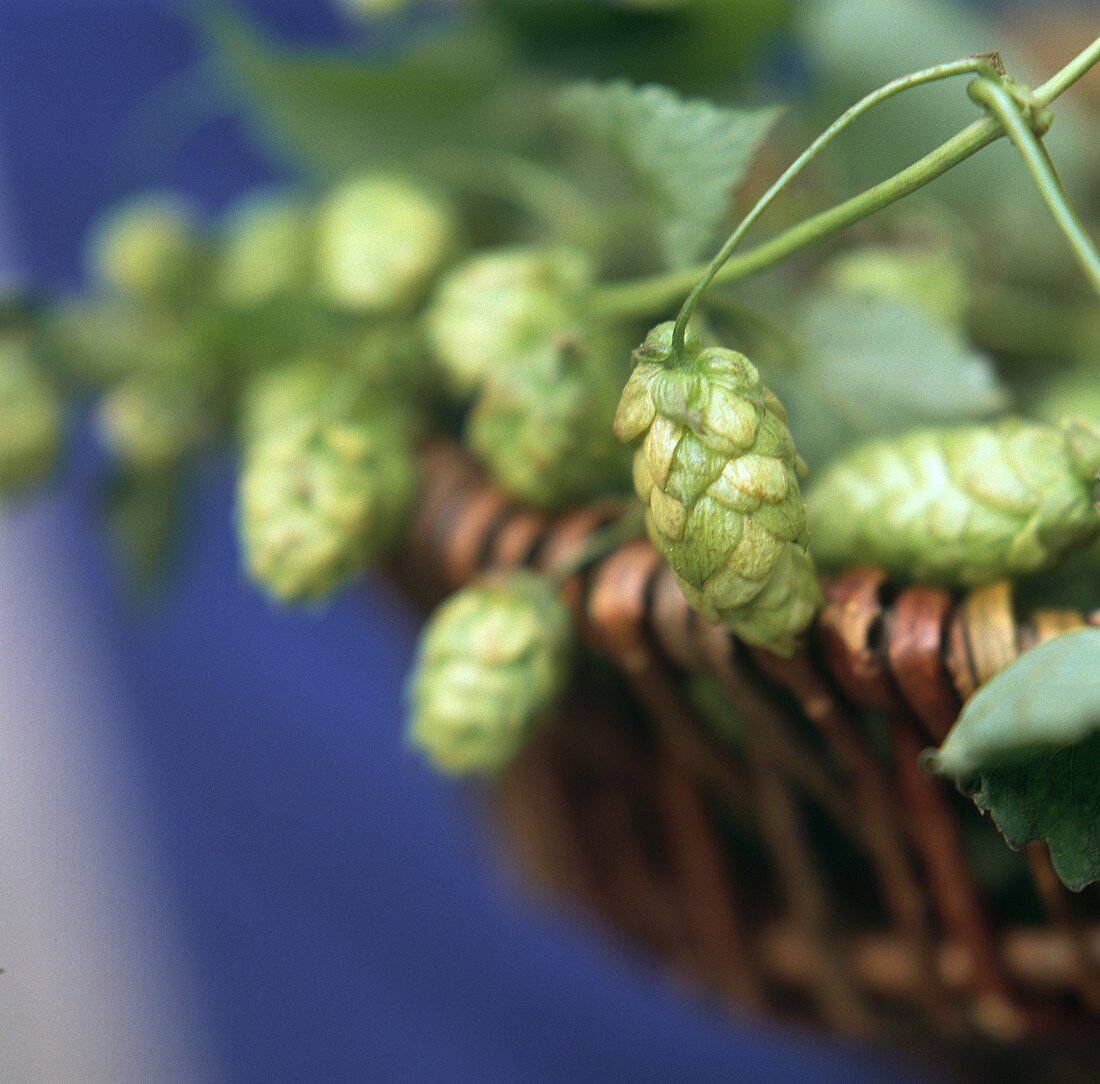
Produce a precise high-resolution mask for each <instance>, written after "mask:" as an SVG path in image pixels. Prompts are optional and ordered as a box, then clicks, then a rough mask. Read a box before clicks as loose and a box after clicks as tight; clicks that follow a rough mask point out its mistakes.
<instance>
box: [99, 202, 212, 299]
mask: <svg viewBox="0 0 1100 1084" xmlns="http://www.w3.org/2000/svg"><path fill="white" fill-rule="evenodd" d="M88 259H89V263H90V265H91V270H92V272H93V274H94V275H95V276H96V278H98V279H99V281H100V282H102V283H103V284H104V285H106V286H109V287H111V288H112V289H114V290H117V291H119V292H120V293H122V294H125V295H128V296H129V297H132V298H134V299H136V300H140V301H156V302H159V301H172V300H178V299H179V297H180V296H181V295H182V294H183V293H185V292H186V291H187V290H188V289H189V288H190V287H192V286H193V285H194V284H195V282H196V281H197V277H198V273H199V271H200V268H201V264H202V262H203V244H202V242H201V240H200V238H199V235H198V227H197V222H196V219H195V216H194V213H193V212H192V210H191V208H190V207H189V206H188V205H187V204H185V203H182V202H181V201H179V200H178V199H175V198H174V197H172V196H169V195H154V196H143V197H139V198H138V199H135V200H132V201H130V202H129V203H126V204H123V205H122V206H121V207H119V208H117V209H116V210H114V211H112V212H111V213H109V214H108V215H107V216H106V217H105V218H104V219H103V221H102V222H100V223H99V225H98V227H97V228H96V230H95V231H94V232H93V234H92V239H91V247H90V250H89V254H88Z"/></svg>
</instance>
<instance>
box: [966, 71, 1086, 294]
mask: <svg viewBox="0 0 1100 1084" xmlns="http://www.w3.org/2000/svg"><path fill="white" fill-rule="evenodd" d="M968 89H969V93H970V97H971V98H973V99H974V101H976V102H977V103H978V104H979V105H981V106H983V107H984V108H985V109H987V110H988V111H989V112H990V113H991V114H992V115H993V116H994V117H996V118H997V121H998V122H999V123H1000V125H1001V127H1002V128H1004V130H1005V132H1007V133H1008V138H1009V139H1010V140H1012V143H1013V145H1014V146H1015V148H1016V150H1018V151H1019V152H1020V157H1021V158H1023V160H1024V164H1025V165H1026V166H1027V169H1028V172H1029V173H1030V174H1031V179H1032V180H1033V181H1034V182H1035V187H1036V188H1038V190H1039V194H1040V195H1041V196H1042V197H1043V201H1044V202H1045V203H1046V205H1047V207H1048V208H1049V210H1050V213H1051V215H1052V216H1053V218H1054V221H1055V222H1057V223H1058V226H1059V228H1060V229H1061V231H1062V233H1064V234H1065V236H1066V240H1067V241H1069V244H1070V247H1071V248H1072V249H1073V254H1074V256H1076V257H1077V262H1078V263H1079V264H1080V265H1081V269H1082V270H1083V271H1084V272H1085V274H1086V276H1088V280H1089V282H1090V283H1091V284H1092V288H1093V289H1094V290H1095V291H1096V292H1097V293H1098V294H1100V253H1097V251H1096V247H1095V246H1094V245H1093V243H1092V240H1091V238H1090V237H1089V235H1088V233H1087V232H1086V230H1085V227H1084V224H1083V223H1082V222H1081V219H1080V218H1078V216H1077V212H1076V211H1074V209H1073V207H1072V206H1071V204H1070V202H1069V197H1068V196H1067V195H1066V192H1065V189H1064V188H1063V187H1062V182H1061V179H1060V178H1059V177H1058V173H1057V171H1056V170H1055V168H1054V163H1053V162H1052V161H1051V160H1050V155H1049V154H1048V153H1047V148H1046V144H1044V143H1043V141H1042V139H1041V138H1040V137H1039V136H1038V135H1037V134H1036V133H1035V132H1034V131H1033V130H1032V127H1031V125H1030V124H1028V122H1027V121H1026V120H1025V119H1024V115H1023V113H1022V111H1021V109H1020V107H1019V105H1018V103H1017V102H1016V101H1015V100H1014V99H1013V96H1012V95H1011V94H1010V93H1009V92H1008V91H1007V90H1006V89H1005V87H1004V86H1002V85H1001V84H1000V83H999V82H997V81H996V80H994V79H987V78H980V79H975V80H974V81H973V82H972V83H971V84H970V86H969V88H968Z"/></svg>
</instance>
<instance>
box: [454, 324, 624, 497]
mask: <svg viewBox="0 0 1100 1084" xmlns="http://www.w3.org/2000/svg"><path fill="white" fill-rule="evenodd" d="M627 356H628V353H627V348H626V346H625V344H624V343H623V342H622V341H620V337H619V336H618V335H615V334H614V333H608V332H603V331H597V332H590V333H589V334H587V335H586V336H584V337H583V338H577V339H573V338H568V337H562V338H560V339H558V340H556V341H553V342H548V343H545V344H543V346H542V347H541V348H540V349H538V350H536V351H533V352H532V353H530V354H529V355H528V356H527V357H525V358H524V359H523V360H522V363H520V364H517V365H516V366H515V367H514V368H513V369H511V370H506V371H504V372H502V373H500V374H498V375H497V376H494V377H491V378H490V379H489V380H488V381H486V383H485V386H484V387H483V389H482V391H481V394H480V395H479V396H478V399H477V402H476V404H475V406H474V409H473V411H472V412H471V413H470V415H469V418H468V421H467V425H466V440H467V443H468V444H469V445H470V447H471V448H473V450H474V451H475V452H476V453H477V455H478V456H479V457H480V458H481V460H482V462H483V463H485V465H486V466H487V467H488V469H489V471H490V473H491V474H492V475H493V477H494V478H495V479H496V480H497V482H498V483H500V485H501V486H502V488H504V489H505V490H507V492H508V493H510V494H511V495H512V496H514V497H517V498H518V499H520V500H522V501H525V502H527V503H528V504H533V505H536V506H538V507H541V508H560V507H564V506H566V505H569V504H573V503H576V502H578V501H584V500H588V499H590V498H592V497H596V496H599V495H601V494H606V493H613V492H623V491H625V490H628V489H629V487H630V454H629V452H628V450H627V449H626V448H624V447H623V445H622V444H620V443H619V441H617V440H616V439H615V435H614V433H613V432H612V424H613V422H614V419H615V408H616V406H617V404H618V401H619V393H620V389H621V387H622V376H621V375H620V373H621V370H622V369H624V368H625V364H624V363H625V359H626V357H627Z"/></svg>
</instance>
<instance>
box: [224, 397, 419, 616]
mask: <svg viewBox="0 0 1100 1084" xmlns="http://www.w3.org/2000/svg"><path fill="white" fill-rule="evenodd" d="M415 485H416V469H415V465H414V463H413V459H412V456H411V454H410V451H409V434H408V423H407V420H406V419H405V418H404V417H403V416H402V415H401V414H400V412H398V411H394V410H380V411H376V412H374V413H366V414H361V413H354V414H350V415H348V416H340V415H339V414H332V413H330V412H327V411H325V410H324V409H319V410H307V411H305V412H303V413H302V414H301V415H300V416H298V417H294V418H290V419H287V420H285V421H284V422H283V423H282V425H281V426H280V427H279V428H278V429H277V430H275V431H274V432H271V433H269V434H267V435H264V436H260V437H257V438H255V439H253V440H252V441H250V442H249V443H248V445H247V446H246V448H245V453H244V460H243V463H242V467H241V476H240V482H239V489H238V520H239V533H240V538H241V544H242V548H243V551H244V560H245V566H246V568H247V571H248V573H249V575H250V576H251V578H252V579H253V580H255V581H256V583H257V584H259V585H260V586H261V587H262V588H263V589H264V590H265V591H266V592H267V593H268V594H270V595H271V596H272V597H274V598H276V599H280V600H282V601H312V600H319V599H323V598H325V597H327V596H328V595H330V594H332V593H333V592H334V591H335V590H336V589H337V588H339V587H341V586H343V585H344V584H345V583H346V582H347V581H349V580H350V579H352V578H353V577H355V576H356V575H359V574H361V573H362V572H364V571H365V570H366V568H367V567H368V566H369V565H370V564H371V562H372V561H374V560H376V559H377V558H378V557H379V556H380V555H381V554H382V553H384V552H385V551H386V550H387V549H388V548H389V547H390V546H391V545H393V544H394V542H395V541H396V540H397V538H398V537H399V535H400V533H401V531H402V529H403V528H404V525H405V520H406V516H407V514H408V511H409V506H410V502H411V500H412V496H413V492H414V489H415Z"/></svg>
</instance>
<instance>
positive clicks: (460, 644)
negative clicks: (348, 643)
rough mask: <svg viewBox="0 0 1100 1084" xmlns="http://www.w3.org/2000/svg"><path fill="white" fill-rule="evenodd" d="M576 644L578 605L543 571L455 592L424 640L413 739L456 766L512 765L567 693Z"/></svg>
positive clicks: (471, 769) (456, 770)
mask: <svg viewBox="0 0 1100 1084" xmlns="http://www.w3.org/2000/svg"><path fill="white" fill-rule="evenodd" d="M572 646H573V628H572V623H571V621H570V616H569V611H568V610H567V609H566V607H565V605H564V603H562V601H561V600H560V599H559V598H558V597H557V595H556V594H555V593H554V590H553V588H552V587H551V586H550V585H549V584H548V583H547V582H546V581H545V580H542V579H540V578H539V577H538V576H536V575H535V574H534V573H531V572H512V573H508V574H506V575H505V574H501V575H497V576H494V577H491V578H486V579H483V580H481V581H480V582H478V583H475V584H473V585H472V586H470V587H467V588H465V589H464V590H462V591H459V592H458V593H457V594H455V595H452V596H451V598H449V599H448V600H447V601H446V602H445V603H443V605H442V606H440V607H439V609H438V610H436V612H435V613H434V614H433V615H432V618H431V621H430V622H429V623H428V627H427V628H426V629H425V630H424V634H423V636H422V637H421V640H420V646H419V649H418V652H417V659H416V664H415V668H414V670H413V675H412V679H411V681H410V685H409V700H410V705H411V719H410V723H409V737H410V740H411V741H412V743H413V744H414V745H415V746H416V747H417V748H419V749H421V750H422V751H423V752H424V753H425V754H426V755H427V756H428V758H429V759H430V760H431V761H432V763H433V764H435V766H436V767H437V768H439V769H440V770H441V771H444V772H446V773H447V774H449V775H466V774H471V773H475V772H493V771H497V770H498V769H500V768H502V767H504V766H505V765H506V764H507V763H508V761H510V760H511V759H512V757H514V756H515V754H516V753H517V752H518V751H519V749H520V748H521V746H522V745H523V743H524V741H525V740H526V738H527V736H528V734H530V732H531V730H532V728H533V727H534V726H535V725H536V724H537V723H538V722H539V721H540V720H541V719H542V718H543V716H545V714H546V713H547V712H548V711H549V710H550V709H551V708H552V707H553V705H554V702H555V700H556V699H557V698H558V696H559V695H560V693H561V691H562V689H563V687H564V685H565V682H566V679H567V677H568V672H569V660H570V655H571V652H572Z"/></svg>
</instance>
